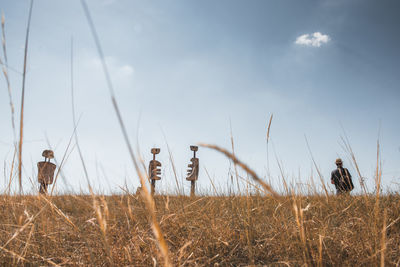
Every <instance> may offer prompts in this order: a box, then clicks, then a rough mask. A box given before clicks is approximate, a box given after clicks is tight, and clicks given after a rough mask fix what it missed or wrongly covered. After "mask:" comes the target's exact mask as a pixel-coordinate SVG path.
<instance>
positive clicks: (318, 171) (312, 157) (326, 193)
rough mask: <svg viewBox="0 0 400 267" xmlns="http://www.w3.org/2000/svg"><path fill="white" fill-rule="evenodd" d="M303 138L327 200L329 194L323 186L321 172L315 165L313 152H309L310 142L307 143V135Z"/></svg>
mask: <svg viewBox="0 0 400 267" xmlns="http://www.w3.org/2000/svg"><path fill="white" fill-rule="evenodd" d="M304 138H305V139H306V144H307V148H308V152H309V153H310V157H311V160H312V162H313V164H314V167H315V169H316V170H317V173H318V177H319V180H320V181H321V184H322V188H323V189H324V192H325V197H326V200H327V201H328V200H329V194H328V189H327V188H326V186H325V181H324V177H323V176H322V174H321V172H320V170H319V168H318V165H317V163H316V162H315V159H314V156H313V154H312V152H311V148H310V144H309V143H308V140H307V137H306V136H304Z"/></svg>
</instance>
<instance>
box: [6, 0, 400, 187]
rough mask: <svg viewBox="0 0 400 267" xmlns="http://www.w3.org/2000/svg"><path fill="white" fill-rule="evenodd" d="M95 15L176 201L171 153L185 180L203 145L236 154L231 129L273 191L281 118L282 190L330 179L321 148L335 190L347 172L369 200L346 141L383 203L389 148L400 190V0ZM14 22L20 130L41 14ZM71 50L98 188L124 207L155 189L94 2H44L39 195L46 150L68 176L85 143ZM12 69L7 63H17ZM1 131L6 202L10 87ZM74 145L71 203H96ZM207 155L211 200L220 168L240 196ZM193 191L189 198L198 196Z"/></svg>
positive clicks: (129, 6)
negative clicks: (76, 199)
mask: <svg viewBox="0 0 400 267" xmlns="http://www.w3.org/2000/svg"><path fill="white" fill-rule="evenodd" d="M87 4H88V6H89V8H90V12H91V14H92V17H93V21H94V23H95V26H96V28H97V32H98V34H99V37H100V41H101V44H102V47H103V51H104V54H105V56H106V61H107V64H108V67H109V69H110V73H111V78H112V81H113V83H114V87H115V91H116V96H117V100H118V103H119V106H120V109H121V112H122V115H123V118H124V121H125V124H126V126H127V129H128V133H129V135H130V138H131V142H132V144H133V145H134V147H135V150H137V149H140V151H141V155H142V156H143V158H144V160H145V164H146V165H147V164H148V160H149V159H150V158H151V154H150V148H151V147H153V146H157V147H160V148H161V154H160V155H159V159H160V161H161V162H162V163H163V178H162V181H161V184H162V185H163V188H164V189H165V188H173V186H174V178H173V174H172V167H171V163H170V162H169V157H168V151H167V143H168V145H169V147H170V149H171V153H172V156H173V158H174V163H175V165H176V170H177V173H178V176H179V179H182V177H184V174H185V173H186V166H187V164H188V163H189V160H190V157H191V152H190V150H189V145H191V144H196V143H198V142H204V143H212V144H218V145H220V146H222V147H225V148H229V149H231V143H230V131H231V130H230V128H231V127H232V133H233V137H234V141H235V152H236V154H237V155H238V157H239V158H240V159H241V160H243V161H244V162H246V163H248V164H249V165H250V166H251V167H252V168H254V169H255V170H256V171H257V172H258V173H259V174H260V175H261V176H262V177H266V176H267V173H268V164H267V145H266V128H267V125H268V120H269V116H270V115H271V114H272V113H273V114H274V117H273V121H272V126H271V139H270V143H269V168H270V174H271V180H272V183H273V184H275V185H276V184H279V185H281V184H282V181H281V176H280V172H279V168H278V164H277V161H279V162H280V163H281V164H282V168H283V171H284V174H285V176H286V178H287V179H288V180H290V181H292V180H293V181H294V182H298V183H308V182H309V177H310V175H311V173H312V174H313V175H314V177H315V179H316V180H317V179H318V178H317V176H316V170H315V168H314V167H313V165H312V161H311V158H310V154H309V152H308V149H307V145H306V141H305V137H307V139H308V141H309V144H310V148H311V151H312V153H313V155H314V158H315V160H316V163H317V165H318V166H319V168H320V170H321V172H322V174H323V176H324V179H325V182H326V183H329V178H330V172H331V170H332V169H333V168H334V167H335V165H334V161H335V159H336V158H337V157H342V158H343V159H344V163H345V166H347V167H349V170H350V172H352V173H353V176H354V179H355V184H356V191H357V192H359V189H360V186H359V184H358V178H357V175H356V172H355V169H354V168H353V166H352V164H351V161H350V158H349V154H348V153H346V152H345V151H344V149H343V145H342V141H341V136H344V134H345V133H346V134H347V137H348V138H349V141H350V144H351V145H352V148H353V151H354V153H355V155H356V158H357V160H358V163H359V166H360V169H361V173H362V175H363V176H364V177H365V178H366V179H367V182H368V184H369V188H371V189H373V179H374V169H375V167H376V152H377V149H376V147H377V139H378V138H379V140H380V143H381V152H382V167H383V181H384V185H385V187H387V188H390V189H391V190H397V191H398V190H399V189H400V187H399V184H400V181H399V178H400V164H399V163H400V139H399V132H400V124H399V116H400V108H399V105H398V104H399V100H400V88H399V82H400V77H399V73H400V61H399V59H400V27H399V26H400V17H399V16H398V14H399V11H400V2H399V1H396V0H382V1H374V0H321V1H282V0H275V1H272V0H259V1H258V0H252V1H234V0H229V1H228V0H226V1H225V0H218V1H215V0H214V1H207V0H205V1H194V0H170V1H149V0H146V1H145V0H142V1H132V0H129V1H128V0H101V1H100V0H96V1H95V0H90V1H87ZM0 9H1V10H2V12H3V13H4V16H5V34H6V46H7V58H8V63H9V67H10V68H11V69H10V70H9V75H10V77H11V87H12V97H13V101H14V104H15V107H16V114H15V116H16V123H17V125H18V122H19V109H20V98H21V85H22V79H21V77H22V76H21V72H22V66H23V52H24V42H25V31H26V24H27V18H28V10H29V1H25V0H19V1H7V0H0ZM71 38H73V47H74V48H73V49H74V73H73V74H74V89H75V108H76V114H77V116H78V117H80V118H81V119H80V122H79V125H78V128H77V133H78V136H79V142H80V146H81V149H82V153H83V156H84V159H85V162H86V164H87V166H88V170H89V178H90V180H91V183H92V185H93V186H94V187H95V189H96V190H99V191H104V192H109V191H110V190H111V191H113V192H120V191H121V190H120V188H119V186H124V184H125V182H126V184H127V185H128V187H129V188H131V189H134V188H135V187H136V186H137V185H138V184H139V182H138V179H137V175H136V173H135V171H134V170H133V167H132V164H131V162H130V160H129V157H128V153H127V148H126V146H125V144H124V142H123V138H122V134H121V130H120V128H119V125H118V122H117V118H116V116H115V113H114V110H113V108H112V104H111V101H110V96H109V91H108V88H107V86H106V81H105V78H104V74H103V72H102V68H101V63H100V60H99V57H98V54H97V51H96V47H95V43H94V41H93V37H92V34H91V31H90V28H89V26H88V23H87V20H86V17H85V15H84V12H83V9H82V5H81V2H80V1H77V0H76V1H61V0H57V1H55V0H36V1H35V2H34V5H33V13H32V22H31V32H30V39H29V56H28V72H27V80H26V95H25V121H24V128H25V136H24V140H25V143H24V150H23V158H24V186H25V190H26V191H29V190H31V188H32V184H31V183H30V182H29V179H35V177H36V172H37V170H36V162H37V161H39V160H41V159H42V158H41V152H42V150H44V149H47V148H48V147H49V146H48V144H47V141H46V136H47V138H48V140H49V142H50V144H51V146H52V148H53V149H54V150H55V153H56V158H57V160H58V162H60V161H61V159H62V157H63V154H64V152H65V150H66V147H67V145H68V142H69V139H70V137H71V135H72V133H73V128H74V127H73V122H72V107H71V71H70V69H71ZM1 59H2V62H4V54H3V53H1ZM0 122H1V131H0V156H1V157H2V159H3V161H4V166H5V167H4V170H5V171H4V173H5V174H4V182H1V184H2V186H1V187H0V188H2V189H3V188H4V184H5V183H6V182H5V180H7V179H8V177H7V173H9V169H10V167H11V161H12V156H13V131H12V127H11V111H10V106H9V98H8V93H7V85H6V82H5V79H4V76H3V75H2V77H1V82H0ZM16 133H17V135H18V133H19V129H17V131H16ZM74 144H75V141H73V142H72V146H71V149H72V150H70V151H72V152H71V154H68V155H69V157H68V160H67V161H66V164H65V166H64V168H63V170H64V171H63V174H64V177H65V179H66V180H67V183H68V184H69V185H70V187H69V189H72V190H74V191H79V190H80V189H82V190H86V189H87V183H86V180H85V176H84V173H83V170H82V165H81V161H80V159H79V155H78V153H77V149H76V147H75V148H74ZM198 155H199V157H200V164H201V171H200V180H199V183H200V186H201V187H202V188H203V190H204V191H206V190H207V189H208V188H210V186H211V183H210V180H209V178H208V177H207V175H206V172H205V169H204V168H206V169H207V171H208V173H209V175H210V176H211V178H212V179H214V180H215V183H217V185H218V186H219V187H220V188H221V190H222V189H224V188H226V184H227V183H230V179H229V173H230V167H231V166H230V163H229V161H228V160H227V159H226V158H224V157H223V156H222V155H220V154H218V153H217V152H214V151H211V150H208V149H205V148H200V149H199V152H198ZM242 174H243V173H242ZM32 177H33V178H32ZM2 181H3V179H2ZM64 181H65V180H63V179H62V178H61V180H60V181H59V182H60V183H59V186H58V190H59V192H62V191H63V190H65V189H66V188H67V187H66V185H65V183H64ZM15 184H16V183H15ZM161 184H160V187H159V188H161V187H162V186H161ZM183 184H184V186H185V190H186V192H188V187H189V183H188V182H186V181H184V182H183ZM34 185H35V186H36V181H34ZM329 187H330V189H333V187H332V186H331V185H329Z"/></svg>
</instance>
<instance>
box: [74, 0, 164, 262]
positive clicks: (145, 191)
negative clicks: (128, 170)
mask: <svg viewBox="0 0 400 267" xmlns="http://www.w3.org/2000/svg"><path fill="white" fill-rule="evenodd" d="M81 4H82V7H83V10H84V12H85V16H86V18H87V21H88V23H89V26H90V29H91V33H92V35H93V38H94V40H95V44H96V48H97V52H98V54H99V57H100V61H101V65H102V67H103V73H104V75H105V78H106V81H107V87H108V89H109V92H110V98H111V102H112V104H113V107H114V111H115V114H116V116H117V119H118V123H119V125H120V127H121V131H122V135H123V137H124V141H125V144H126V146H127V148H128V152H129V155H130V157H131V160H132V163H133V165H134V167H135V170H136V173H137V174H138V176H139V179H140V183H141V185H142V196H143V198H144V200H145V203H146V207H147V209H148V211H149V213H150V215H151V218H152V229H153V233H154V235H155V237H156V240H157V244H158V247H159V249H160V252H161V255H162V256H163V259H164V266H168V267H169V266H172V264H171V262H170V259H169V249H168V246H167V243H166V241H165V239H164V236H163V234H162V232H161V228H160V226H159V224H158V222H157V218H156V215H155V203H154V199H153V197H152V196H151V194H150V192H149V190H148V189H147V186H146V180H145V176H144V175H143V174H142V172H141V170H140V168H139V164H138V162H137V160H136V157H135V155H134V153H133V149H132V146H131V144H130V141H129V137H128V133H127V131H126V127H125V124H124V121H123V119H122V115H121V112H120V110H119V107H118V104H117V100H116V98H115V93H114V87H113V84H112V82H111V77H110V74H109V71H108V68H107V64H106V61H105V58H104V53H103V50H102V48H101V45H100V40H99V38H98V35H97V32H96V28H95V26H94V23H93V20H92V18H91V15H90V12H89V8H88V6H87V4H86V1H85V0H81Z"/></svg>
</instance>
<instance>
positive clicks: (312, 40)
mask: <svg viewBox="0 0 400 267" xmlns="http://www.w3.org/2000/svg"><path fill="white" fill-rule="evenodd" d="M330 40H331V38H330V37H329V35H327V34H322V33H320V32H314V33H313V34H303V35H300V36H299V37H297V39H296V42H295V43H296V44H298V45H306V46H314V47H320V46H321V45H322V44H326V43H327V42H329V41H330Z"/></svg>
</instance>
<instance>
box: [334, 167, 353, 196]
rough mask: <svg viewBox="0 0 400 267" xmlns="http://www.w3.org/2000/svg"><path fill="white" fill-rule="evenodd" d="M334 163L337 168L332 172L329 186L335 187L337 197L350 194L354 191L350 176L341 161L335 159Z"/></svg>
mask: <svg viewBox="0 0 400 267" xmlns="http://www.w3.org/2000/svg"><path fill="white" fill-rule="evenodd" d="M335 163H336V166H337V168H336V170H333V171H332V174H331V184H334V185H335V187H336V194H337V195H341V194H346V193H350V191H351V190H353V189H354V185H353V181H352V180H351V174H350V172H349V170H348V169H346V168H343V161H342V160H341V159H337V160H336V161H335Z"/></svg>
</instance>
